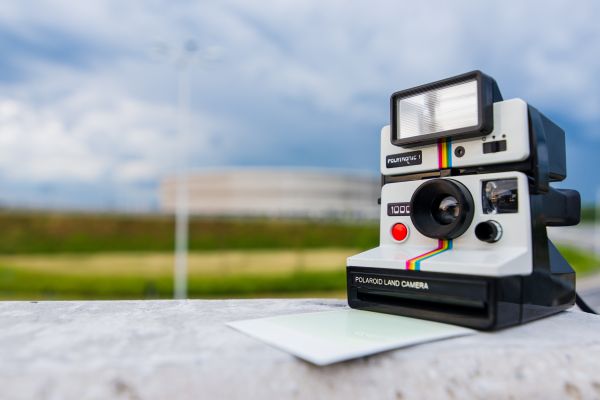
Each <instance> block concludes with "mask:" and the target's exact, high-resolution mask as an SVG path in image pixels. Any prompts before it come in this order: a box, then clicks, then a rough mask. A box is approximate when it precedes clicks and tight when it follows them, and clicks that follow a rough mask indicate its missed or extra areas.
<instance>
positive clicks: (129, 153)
mask: <svg viewBox="0 0 600 400" xmlns="http://www.w3.org/2000/svg"><path fill="white" fill-rule="evenodd" d="M599 12H600V3H597V2H594V1H591V0H590V1H583V2H577V3H573V2H567V1H558V2H552V3H548V2H543V1H534V2H519V1H497V2H485V3H484V2H481V3H477V2H476V3H474V2H471V1H456V2H446V1H420V2H410V3H408V2H391V1H381V2H379V1H377V2H353V1H350V2H349V1H341V0H339V1H327V2H322V1H317V0H306V1H301V2H297V1H273V2H268V3H266V2H255V1H242V0H234V1H228V2H202V3H193V2H192V3H173V2H168V1H150V2H148V1H141V0H140V1H129V2H122V1H117V0H109V1H91V2H72V1H67V0H48V1H42V2H36V4H35V6H33V5H32V4H30V3H28V2H23V1H7V2H2V3H0V27H2V28H1V29H0V46H2V43H3V42H2V33H3V32H11V34H12V35H17V36H19V37H21V38H22V39H23V41H24V42H25V43H28V44H32V45H31V46H30V47H31V48H26V49H16V50H15V49H14V48H8V49H6V51H3V55H4V56H3V59H4V60H6V61H5V62H11V63H13V64H15V65H17V66H18V69H19V70H20V71H21V72H23V73H25V75H26V76H25V78H24V79H21V80H19V79H15V81H4V82H2V81H0V93H1V94H0V176H2V177H4V179H16V180H19V181H25V182H33V183H37V182H61V181H65V180H68V181H74V182H77V181H81V182H89V181H94V180H102V181H114V182H118V183H119V184H123V185H125V184H131V185H134V184H136V183H140V184H142V183H146V182H149V181H152V180H153V179H154V180H156V179H158V177H159V176H161V175H162V174H164V173H167V172H168V171H171V170H173V168H175V165H176V163H177V157H176V156H175V155H177V154H181V153H182V152H186V153H187V154H188V156H187V157H188V160H189V164H191V165H194V166H202V165H220V164H228V163H237V162H238V160H239V159H242V158H243V159H244V160H246V161H247V160H253V161H254V162H256V163H264V164H269V163H270V162H273V160H275V159H277V160H279V159H285V158H286V157H282V156H281V154H282V153H289V157H287V158H290V159H291V158H294V157H295V159H294V160H292V161H293V162H294V163H295V164H300V163H305V164H312V165H318V164H319V163H325V162H330V161H329V160H324V159H323V158H314V157H321V156H313V158H309V155H307V153H308V152H306V151H304V152H303V151H297V150H296V149H297V148H302V149H313V148H314V149H319V148H320V147H323V146H327V145H329V146H332V143H325V144H323V141H324V140H325V139H324V138H325V136H326V135H332V136H333V137H334V138H342V137H343V138H350V139H351V140H343V141H341V140H340V141H337V142H335V143H336V145H339V148H337V149H336V152H335V154H332V157H334V156H335V157H338V159H337V161H333V162H335V163H337V166H341V167H344V166H346V165H345V164H344V163H345V162H347V160H349V159H350V157H348V155H354V154H356V153H359V152H360V151H362V150H363V148H364V147H365V143H366V141H367V140H371V139H366V138H370V136H371V135H376V132H377V127H378V126H379V125H383V124H385V123H386V119H387V96H389V94H390V93H391V92H393V91H395V90H398V89H402V88H405V87H410V86H412V85H416V84H420V83H424V82H428V81H430V80H435V79H441V78H444V77H447V76H450V75H453V74H457V73H461V72H465V71H467V70H471V69H475V68H479V69H482V70H484V72H488V73H489V74H490V75H492V76H494V77H495V78H496V79H497V80H498V82H499V84H500V87H501V89H502V91H503V93H504V94H505V97H516V96H518V97H522V98H524V99H525V100H527V101H529V102H531V103H532V104H533V105H535V106H537V107H538V108H540V109H541V110H542V111H544V112H546V113H550V114H552V113H555V114H557V115H561V116H564V115H567V116H569V118H571V119H572V120H574V121H582V123H583V124H585V125H586V126H593V125H595V124H597V123H600V113H599V112H598V109H599V107H600V90H599V89H600V58H599V57H598V56H597V55H598V54H600V27H599V24H597V21H596V16H597V15H598V14H599ZM190 37H193V38H196V39H197V41H198V43H199V45H200V49H201V50H202V49H204V48H206V46H209V45H213V44H216V45H219V46H221V47H222V48H224V50H225V52H224V57H223V59H222V60H221V61H220V62H219V63H216V64H214V65H209V66H203V65H197V66H195V67H194V76H193V78H194V79H193V81H194V90H193V108H192V115H193V117H194V119H193V121H194V124H195V125H194V129H193V131H194V132H199V134H196V135H191V138H190V139H189V140H188V141H187V142H185V143H182V141H181V139H177V137H176V132H177V119H176V105H175V104H176V91H175V87H176V79H175V76H176V73H175V69H176V67H175V65H172V64H169V62H172V61H173V59H174V58H176V53H177V52H179V49H178V47H179V46H180V44H181V43H182V42H183V41H184V40H185V39H187V38H190ZM156 41H161V42H163V43H167V44H168V45H169V50H170V51H169V54H167V56H165V57H162V58H163V63H162V64H161V63H159V62H158V61H160V60H158V59H157V58H156V57H153V55H152V54H151V53H152V51H151V48H152V46H153V44H155V43H156ZM36 46H37V47H36ZM61 46H62V47H61ZM25 47H27V46H25ZM53 48H54V49H56V48H58V49H59V50H57V51H55V52H54V53H52V52H49V50H47V49H53ZM32 49H33V50H32ZM0 50H2V48H0ZM48 52H49V53H48ZM166 59H169V60H170V61H169V62H165V60H166ZM1 65H2V64H1V63H0V66H1ZM325 117H326V118H328V119H327V121H332V122H331V126H328V127H322V126H321V127H319V128H318V129H320V130H315V131H310V129H311V128H307V129H306V130H305V131H302V127H303V126H308V127H312V126H313V125H311V124H310V123H313V122H314V121H315V119H318V118H325ZM282 119H289V121H288V122H282V121H281V120H282ZM354 125H356V126H361V127H364V126H370V127H373V132H362V131H358V130H355V131H350V132H338V131H339V130H340V129H342V128H340V126H344V127H345V128H344V129H351V128H348V127H352V126H354ZM315 129H317V128H315ZM357 129H358V128H357ZM598 132H600V131H598V130H594V131H592V130H590V131H589V132H588V133H587V135H589V137H590V138H594V139H593V140H597V138H598ZM584 134H586V133H584ZM335 135H338V136H335ZM594 135H595V136H594ZM331 140H332V141H333V140H334V139H331ZM336 140H337V139H336ZM316 154H321V153H318V152H317V153H316ZM244 157H245V158H244ZM277 157H279V158H277ZM303 157H305V158H303ZM374 157H375V156H374ZM372 159H373V157H371V158H367V157H365V160H372ZM368 162H370V161H368ZM361 165H362V166H363V167H368V166H370V164H368V163H367V161H365V163H364V164H361ZM353 166H354V167H355V166H356V165H353Z"/></svg>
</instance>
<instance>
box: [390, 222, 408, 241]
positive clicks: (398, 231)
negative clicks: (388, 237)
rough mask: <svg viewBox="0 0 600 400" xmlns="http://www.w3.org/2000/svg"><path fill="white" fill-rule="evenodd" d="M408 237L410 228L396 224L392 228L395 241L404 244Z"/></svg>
mask: <svg viewBox="0 0 600 400" xmlns="http://www.w3.org/2000/svg"><path fill="white" fill-rule="evenodd" d="M407 236H408V228H407V227H406V225H404V224H400V223H397V224H394V226H392V237H393V238H394V240H396V241H398V242H402V241H404V239H406V237H407Z"/></svg>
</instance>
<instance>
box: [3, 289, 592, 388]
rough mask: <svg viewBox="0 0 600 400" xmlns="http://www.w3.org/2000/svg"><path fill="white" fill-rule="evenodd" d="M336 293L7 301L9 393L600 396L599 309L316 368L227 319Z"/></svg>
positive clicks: (303, 306) (290, 308)
mask: <svg viewBox="0 0 600 400" xmlns="http://www.w3.org/2000/svg"><path fill="white" fill-rule="evenodd" d="M338 307H345V303H344V302H343V301H336V300H246V301H244V300H223V301H200V300H194V301H110V302H39V303H35V302H2V303H0V398H2V399H61V400H63V399H103V400H104V399H111V398H116V399H175V398H176V399H227V398H234V399H242V398H243V399H265V398H271V399H287V398H299V399H311V400H314V399H344V400H347V399H361V400H364V399H377V400H383V399H407V398H428V399H438V398H456V399H467V398H481V399H484V398H485V399H490V398H494V399H497V398H521V399H525V398H543V399H581V398H585V399H594V398H600V335H599V333H600V317H598V316H594V315H589V314H584V313H582V312H579V311H576V310H573V311H567V312H564V313H561V314H559V315H557V316H554V317H550V318H546V319H544V320H541V321H537V322H534V323H530V324H528V325H524V326H521V327H517V328H512V329H507V330H504V331H501V332H497V333H480V334H477V335H473V336H468V337H462V338H456V339H450V340H446V341H440V342H435V343H429V344H424V345H419V346H415V347H411V348H407V349H402V350H397V351H391V352H387V353H384V354H381V355H377V356H372V357H369V358H363V359H358V360H355V361H351V362H347V363H343V364H336V365H333V366H329V367H315V366H312V365H310V364H308V363H306V362H303V361H301V360H299V359H297V358H294V357H293V356H290V355H288V354H287V353H284V352H282V351H280V350H277V349H274V348H271V347H269V346H267V345H265V344H263V343H261V342H259V341H257V340H255V339H252V338H250V337H247V336H245V335H243V334H241V333H239V332H237V331H234V330H232V329H230V328H228V327H226V326H225V325H224V323H225V322H227V321H233V320H239V319H246V318H256V317H262V316H270V315H278V314H288V313H298V312H305V311H318V310H330V309H335V308H338Z"/></svg>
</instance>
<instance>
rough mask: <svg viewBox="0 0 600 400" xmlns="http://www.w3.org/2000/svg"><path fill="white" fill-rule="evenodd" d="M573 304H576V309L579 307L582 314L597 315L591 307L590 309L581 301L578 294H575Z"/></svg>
mask: <svg viewBox="0 0 600 400" xmlns="http://www.w3.org/2000/svg"><path fill="white" fill-rule="evenodd" d="M575 304H577V307H579V308H580V309H581V311H583V312H586V313H590V314H598V313H597V312H596V311H595V310H594V309H593V308H592V307H590V306H589V305H588V304H587V303H586V302H585V301H583V299H582V298H581V296H579V293H575Z"/></svg>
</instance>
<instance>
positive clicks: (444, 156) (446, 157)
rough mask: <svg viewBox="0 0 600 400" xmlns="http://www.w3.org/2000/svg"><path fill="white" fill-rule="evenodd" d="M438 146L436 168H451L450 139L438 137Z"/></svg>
mask: <svg viewBox="0 0 600 400" xmlns="http://www.w3.org/2000/svg"><path fill="white" fill-rule="evenodd" d="M437 147H438V168H452V139H450V138H447V139H440V140H438V143H437Z"/></svg>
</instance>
